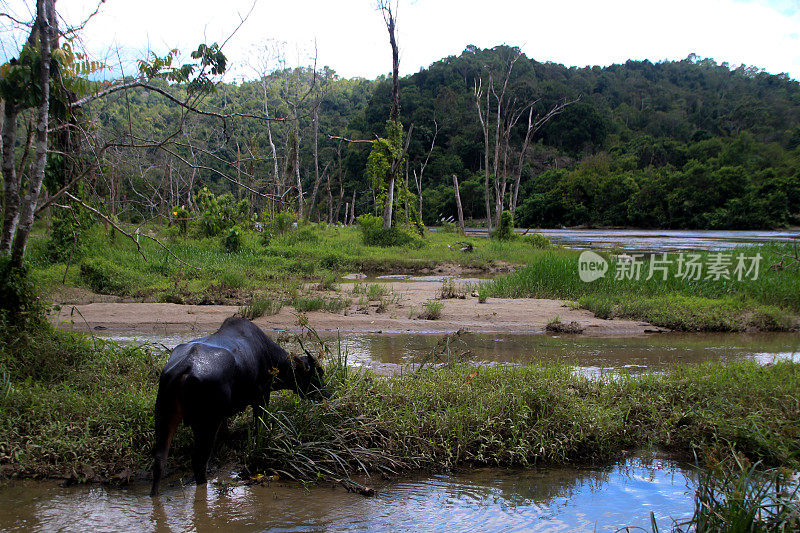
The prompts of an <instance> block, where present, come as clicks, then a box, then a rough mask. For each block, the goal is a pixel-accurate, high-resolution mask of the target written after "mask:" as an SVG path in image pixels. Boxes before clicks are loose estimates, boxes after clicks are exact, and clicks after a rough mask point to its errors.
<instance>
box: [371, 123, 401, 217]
mask: <svg viewBox="0 0 800 533" xmlns="http://www.w3.org/2000/svg"><path fill="white" fill-rule="evenodd" d="M385 135H386V136H385V137H379V138H377V139H375V140H374V141H372V151H371V152H370V153H369V156H368V157H367V172H366V175H367V179H368V180H369V183H370V185H371V186H372V190H373V191H374V192H375V197H376V199H377V203H378V211H379V212H381V211H382V210H383V206H384V204H385V203H386V200H387V199H388V191H387V189H386V188H387V186H388V185H389V182H390V180H391V177H392V176H391V174H392V167H393V166H394V167H395V168H401V163H402V161H401V158H402V156H403V125H402V124H401V123H400V122H394V121H392V120H387V121H386V133H385ZM395 177H396V176H395ZM397 181H399V180H397Z"/></svg>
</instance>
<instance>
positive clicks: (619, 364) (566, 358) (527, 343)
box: [102, 332, 800, 375]
mask: <svg viewBox="0 0 800 533" xmlns="http://www.w3.org/2000/svg"><path fill="white" fill-rule="evenodd" d="M199 335H202V334H197V333H193V334H189V333H187V334H185V335H168V336H163V335H143V334H140V333H137V334H136V336H131V335H128V334H120V333H112V332H103V335H102V338H106V339H110V340H115V341H118V342H154V343H160V344H162V345H164V346H165V347H166V348H170V349H171V348H174V347H175V346H176V345H178V344H180V343H181V342H185V341H187V340H191V339H192V338H196V337H197V336H199ZM444 338H445V337H444V336H442V335H432V334H429V335H421V334H391V335H388V334H374V333H347V334H342V335H341V336H340V337H336V336H333V337H331V336H328V337H327V339H326V342H327V343H328V346H329V347H330V348H331V349H332V350H333V352H334V353H337V352H341V353H342V354H343V355H345V356H346V357H347V362H348V364H350V365H351V366H362V367H366V368H370V369H372V370H374V371H377V372H379V373H381V374H392V373H395V372H399V371H402V369H403V368H404V367H406V366H407V365H415V364H419V363H421V362H422V361H424V360H426V359H427V358H428V356H429V355H430V354H431V352H432V351H433V350H434V349H436V348H437V345H438V346H439V349H438V351H439V352H444V353H445V355H446V353H447V350H446V349H445V348H444V342H443V339H444ZM449 347H450V352H449V355H450V358H451V359H453V358H458V359H461V360H465V361H471V362H476V363H486V364H508V363H523V362H531V361H541V362H548V361H559V362H564V363H567V364H570V365H573V366H574V367H575V368H576V370H577V371H578V372H581V373H583V374H587V375H595V374H600V373H607V372H608V373H619V372H621V371H627V372H642V371H646V370H662V369H664V368H666V367H668V366H669V365H672V364H676V363H681V364H683V363H688V364H696V363H702V362H706V361H735V360H744V359H751V360H755V361H757V362H759V363H761V364H769V363H773V362H776V361H785V360H793V361H800V334H797V333H746V334H745V333H719V334H715V333H661V334H651V335H642V336H639V337H619V338H615V337H585V336H582V335H556V336H552V335H541V334H501V333H491V334H488V333H486V334H483V333H466V334H463V335H460V336H458V337H457V338H455V339H452V338H451V341H450V344H449ZM445 359H446V357H445Z"/></svg>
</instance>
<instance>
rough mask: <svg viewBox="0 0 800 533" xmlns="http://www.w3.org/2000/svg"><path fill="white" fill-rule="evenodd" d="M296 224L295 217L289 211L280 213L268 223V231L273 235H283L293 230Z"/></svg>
mask: <svg viewBox="0 0 800 533" xmlns="http://www.w3.org/2000/svg"><path fill="white" fill-rule="evenodd" d="M296 222H297V215H296V214H295V212H294V211H292V210H291V209H287V210H284V211H280V212H279V213H276V214H275V216H274V217H273V218H272V220H270V221H269V230H270V232H272V233H273V234H274V235H283V234H284V233H287V232H289V231H292V230H293V229H294V228H295V224H296Z"/></svg>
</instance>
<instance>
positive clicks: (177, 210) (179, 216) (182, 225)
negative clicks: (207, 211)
mask: <svg viewBox="0 0 800 533" xmlns="http://www.w3.org/2000/svg"><path fill="white" fill-rule="evenodd" d="M172 216H173V217H175V218H174V220H175V221H176V222H177V223H178V228H179V230H180V235H181V236H182V237H186V234H187V232H188V230H189V217H190V216H191V213H189V210H188V209H186V208H185V207H184V206H182V205H176V206H173V207H172Z"/></svg>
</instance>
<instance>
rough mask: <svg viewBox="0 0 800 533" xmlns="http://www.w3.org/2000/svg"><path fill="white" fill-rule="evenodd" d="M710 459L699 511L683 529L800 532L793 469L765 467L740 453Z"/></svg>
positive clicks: (701, 481) (700, 486)
mask: <svg viewBox="0 0 800 533" xmlns="http://www.w3.org/2000/svg"><path fill="white" fill-rule="evenodd" d="M706 462H707V463H710V464H709V465H708V466H706V467H705V468H700V469H699V471H698V479H697V488H696V489H695V512H694V515H693V516H692V518H691V519H690V520H688V521H687V522H685V523H679V524H677V525H678V528H677V530H678V531H701V532H710V531H742V532H744V531H748V532H749V531H752V532H756V531H776V532H778V531H780V532H783V531H798V530H800V499H798V496H800V494H799V493H798V487H800V485H798V483H797V480H796V479H793V476H792V475H791V471H790V470H788V469H786V468H771V469H767V470H766V471H764V470H763V469H761V468H760V465H759V464H758V462H756V463H755V464H754V463H751V462H750V461H749V460H748V459H747V457H745V456H743V455H740V454H732V459H731V460H729V461H722V462H718V460H717V459H716V458H713V457H712V458H709V460H707V461H706ZM731 462H732V463H733V464H732V465H729V464H727V463H731ZM684 528H685V529H684Z"/></svg>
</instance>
